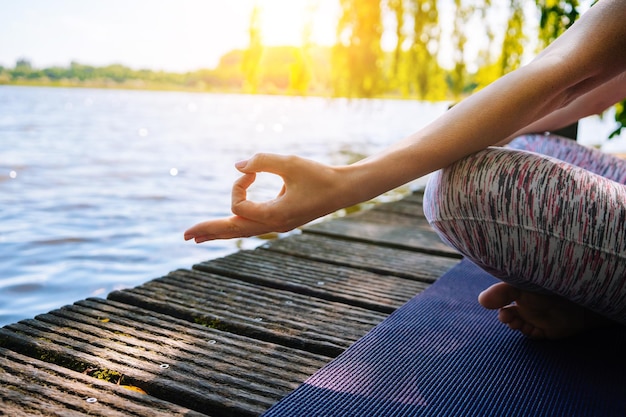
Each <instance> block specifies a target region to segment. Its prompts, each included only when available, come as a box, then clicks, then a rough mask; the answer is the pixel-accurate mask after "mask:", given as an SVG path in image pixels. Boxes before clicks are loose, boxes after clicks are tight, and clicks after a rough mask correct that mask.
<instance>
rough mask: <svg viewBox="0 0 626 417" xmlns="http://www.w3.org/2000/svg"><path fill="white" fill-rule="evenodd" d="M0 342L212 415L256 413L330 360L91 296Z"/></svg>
mask: <svg viewBox="0 0 626 417" xmlns="http://www.w3.org/2000/svg"><path fill="white" fill-rule="evenodd" d="M0 344H1V345H2V346H5V347H8V348H11V349H14V350H19V351H21V352H23V353H26V354H28V355H30V356H33V357H35V358H39V359H44V360H46V361H49V362H52V363H55V364H57V365H61V366H65V367H67V368H70V369H73V370H74V371H76V372H87V373H88V374H91V375H100V376H103V375H104V376H107V377H108V378H110V381H111V382H113V383H117V382H120V378H121V382H122V383H124V384H130V385H133V386H137V387H140V388H141V389H143V390H145V391H146V392H148V393H149V394H150V395H152V396H154V397H157V398H160V399H162V400H165V401H173V402H176V403H177V404H179V405H181V406H184V407H188V408H190V409H193V410H196V411H198V412H202V413H210V414H211V415H216V416H230V415H233V416H239V415H241V416H252V415H258V414H259V413H261V412H263V411H264V410H265V409H267V408H269V407H270V406H271V405H272V404H273V403H275V402H276V401H277V400H278V399H280V398H281V397H282V396H284V395H285V394H287V393H288V392H290V391H291V390H293V389H294V388H295V387H296V386H298V385H299V384H300V383H301V382H302V381H303V380H304V379H305V378H306V377H307V376H308V375H310V374H311V373H313V372H314V371H315V370H317V369H319V367H321V366H322V365H323V364H324V363H325V362H326V360H327V358H324V357H321V356H317V355H313V354H310V353H307V352H301V351H295V350H291V349H288V348H285V347H282V346H277V345H274V344H269V343H265V342H262V341H258V340H252V339H248V338H245V337H242V336H237V335H231V334H228V333H224V332H220V331H219V330H216V329H210V328H207V327H204V326H200V325H196V324H192V323H188V322H185V321H183V320H178V319H175V318H172V317H167V316H164V315H161V314H158V313H155V312H149V311H145V310H141V309H138V308H136V307H132V306H126V305H123V304H120V303H115V302H112V301H105V300H95V299H91V300H86V301H82V302H80V303H77V304H74V305H72V306H66V307H64V308H62V309H59V310H55V311H53V312H51V313H49V314H44V315H40V316H38V317H37V318H36V319H35V320H25V321H22V322H20V323H16V324H13V325H9V326H6V327H5V328H3V329H0Z"/></svg>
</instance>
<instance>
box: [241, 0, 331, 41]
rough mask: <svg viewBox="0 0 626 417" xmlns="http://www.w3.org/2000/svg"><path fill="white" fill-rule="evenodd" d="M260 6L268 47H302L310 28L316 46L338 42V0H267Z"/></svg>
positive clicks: (264, 37)
mask: <svg viewBox="0 0 626 417" xmlns="http://www.w3.org/2000/svg"><path fill="white" fill-rule="evenodd" d="M256 5H257V6H258V7H259V9H260V10H261V33H262V40H263V44H264V45H266V46H284V45H289V46H299V45H302V43H303V40H304V37H305V31H306V30H307V29H308V30H310V35H309V36H310V39H309V41H311V42H313V43H316V44H320V45H331V44H332V43H333V42H334V37H335V27H336V24H337V18H338V13H339V4H338V2H337V1H336V0H335V1H331V0H263V1H258V2H256ZM252 6H253V7H254V4H253V5H252ZM251 12H252V10H251V9H250V11H249V14H250V13H251Z"/></svg>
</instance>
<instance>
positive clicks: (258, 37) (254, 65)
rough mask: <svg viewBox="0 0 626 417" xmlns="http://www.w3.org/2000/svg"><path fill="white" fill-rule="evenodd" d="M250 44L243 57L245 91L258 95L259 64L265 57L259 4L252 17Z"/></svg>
mask: <svg viewBox="0 0 626 417" xmlns="http://www.w3.org/2000/svg"><path fill="white" fill-rule="evenodd" d="M248 34H249V36H250V42H249V44H248V49H246V51H245V53H244V56H243V64H242V65H243V67H242V69H243V73H244V78H245V85H244V90H245V91H248V92H250V93H256V92H257V91H258V88H259V80H260V74H259V64H260V63H261V58H262V57H263V41H262V33H261V9H260V8H259V5H258V4H255V5H254V8H253V9H252V14H251V15H250V26H249V28H248Z"/></svg>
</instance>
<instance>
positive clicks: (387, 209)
mask: <svg viewBox="0 0 626 417" xmlns="http://www.w3.org/2000/svg"><path fill="white" fill-rule="evenodd" d="M372 211H374V212H381V213H392V214H401V215H404V216H408V217H413V218H420V219H424V218H425V217H424V209H423V208H422V205H421V204H417V203H416V202H413V201H405V200H400V201H396V202H393V203H389V204H381V205H379V206H376V207H374V208H373V209H372Z"/></svg>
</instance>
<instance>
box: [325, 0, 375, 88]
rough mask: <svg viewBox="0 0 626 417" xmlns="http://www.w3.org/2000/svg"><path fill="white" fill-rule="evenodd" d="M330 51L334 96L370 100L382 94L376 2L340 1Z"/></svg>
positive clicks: (370, 0)
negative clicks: (335, 39) (333, 41)
mask: <svg viewBox="0 0 626 417" xmlns="http://www.w3.org/2000/svg"><path fill="white" fill-rule="evenodd" d="M340 4H341V9H342V14H341V18H340V19H339V24H338V27H337V44H336V45H335V47H334V48H333V55H332V60H333V86H334V94H335V95H341V96H343V95H346V96H348V97H353V96H356V97H374V96H376V95H378V94H380V93H381V92H382V87H383V79H382V74H383V72H382V68H381V65H382V58H383V53H382V48H381V46H380V39H381V36H382V33H383V26H382V17H381V2H380V0H358V1H357V0H340Z"/></svg>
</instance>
